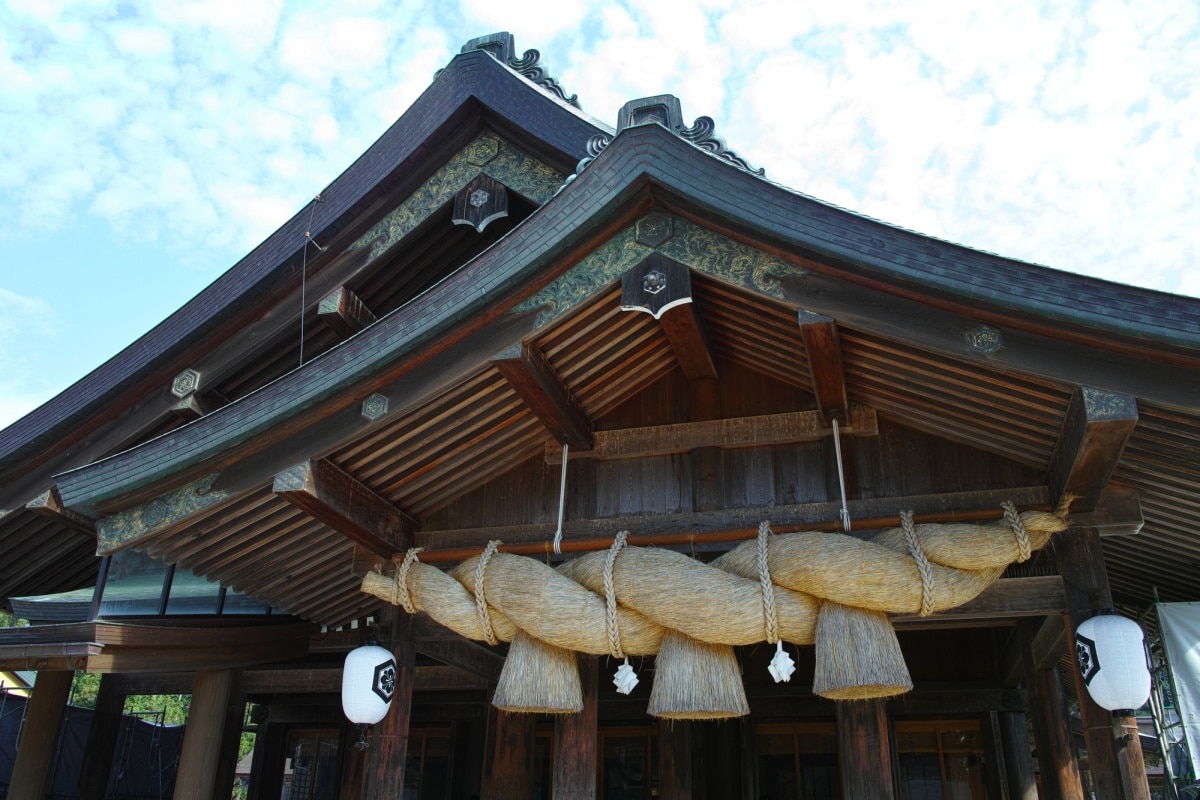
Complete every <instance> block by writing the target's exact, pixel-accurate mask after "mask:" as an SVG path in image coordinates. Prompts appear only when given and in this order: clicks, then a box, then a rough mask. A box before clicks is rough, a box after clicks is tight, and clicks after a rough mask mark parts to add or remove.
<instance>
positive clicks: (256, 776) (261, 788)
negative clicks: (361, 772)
mask: <svg viewBox="0 0 1200 800" xmlns="http://www.w3.org/2000/svg"><path fill="white" fill-rule="evenodd" d="M267 714H268V718H267V719H266V720H264V721H263V722H260V723H259V725H258V736H256V737H255V740H254V759H253V761H251V762H250V793H249V800H278V798H279V795H280V794H281V793H282V792H283V763H284V759H286V758H287V753H286V752H284V751H285V749H286V748H287V730H286V728H284V726H283V725H281V724H279V723H278V722H271V720H270V714H271V711H270V710H268V711H267ZM360 761H361V760H360ZM361 792H362V785H361V784H356V785H355V786H354V791H353V792H352V793H346V792H345V791H343V792H342V793H341V794H339V795H338V798H339V800H359V798H360V797H361Z"/></svg>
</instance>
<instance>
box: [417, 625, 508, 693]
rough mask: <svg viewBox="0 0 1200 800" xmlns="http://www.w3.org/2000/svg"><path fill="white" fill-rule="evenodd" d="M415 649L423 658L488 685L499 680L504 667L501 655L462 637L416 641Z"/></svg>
mask: <svg viewBox="0 0 1200 800" xmlns="http://www.w3.org/2000/svg"><path fill="white" fill-rule="evenodd" d="M416 648H417V652H418V653H420V654H421V655H423V656H428V657H429V658H433V659H437V660H438V661H440V662H442V663H443V664H445V665H447V666H450V667H457V668H458V669H460V670H462V671H463V672H467V673H470V674H471V675H478V676H479V677H481V678H483V679H484V680H486V681H488V682H489V683H495V682H496V681H498V680H499V679H500V670H501V669H502V668H503V667H504V657H503V656H502V655H500V654H499V653H497V652H495V651H494V650H492V649H490V648H488V647H486V646H484V645H482V644H480V643H479V642H473V641H471V640H470V639H467V638H466V637H463V636H458V637H457V638H456V639H431V640H425V641H418V642H417V643H416Z"/></svg>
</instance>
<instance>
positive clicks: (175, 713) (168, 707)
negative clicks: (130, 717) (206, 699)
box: [125, 694, 192, 725]
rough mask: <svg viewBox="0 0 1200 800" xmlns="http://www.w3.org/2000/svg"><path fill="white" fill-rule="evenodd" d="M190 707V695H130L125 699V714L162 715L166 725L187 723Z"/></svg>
mask: <svg viewBox="0 0 1200 800" xmlns="http://www.w3.org/2000/svg"><path fill="white" fill-rule="evenodd" d="M191 707H192V696H191V695H190V694H131V695H129V696H128V697H126V698H125V713H126V714H139V713H142V714H154V713H158V712H160V711H161V712H164V713H163V722H164V723H166V724H167V725H183V724H186V723H187V718H188V710H189V709H190V708H191Z"/></svg>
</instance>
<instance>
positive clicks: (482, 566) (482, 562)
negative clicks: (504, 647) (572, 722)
mask: <svg viewBox="0 0 1200 800" xmlns="http://www.w3.org/2000/svg"><path fill="white" fill-rule="evenodd" d="M499 546H500V540H499V539H492V540H491V541H490V542H488V543H487V547H485V548H484V549H483V554H482V555H481V556H479V563H478V564H477V565H476V566H475V610H476V611H478V612H479V625H480V627H482V628H483V639H484V641H486V642H487V643H488V644H499V642H500V640H499V639H497V638H496V633H495V631H493V630H492V615H491V614H490V613H489V612H488V606H487V598H486V597H484V593H483V590H484V584H483V578H484V574H485V572H486V570H487V565H488V562H489V561H491V560H492V556H494V555H496V548H497V547H499Z"/></svg>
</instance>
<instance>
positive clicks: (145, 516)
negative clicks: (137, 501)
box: [142, 498, 167, 527]
mask: <svg viewBox="0 0 1200 800" xmlns="http://www.w3.org/2000/svg"><path fill="white" fill-rule="evenodd" d="M166 518H167V504H166V503H164V502H163V501H162V500H160V499H158V498H155V499H154V500H151V501H150V502H149V503H146V505H144V506H142V524H143V525H147V526H149V527H154V526H155V525H157V524H158V523H160V522H162V521H163V520H164V519H166Z"/></svg>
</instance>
